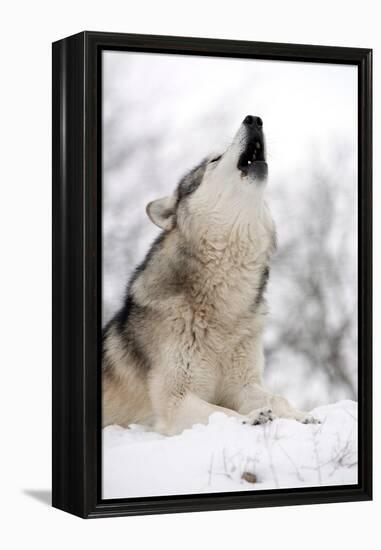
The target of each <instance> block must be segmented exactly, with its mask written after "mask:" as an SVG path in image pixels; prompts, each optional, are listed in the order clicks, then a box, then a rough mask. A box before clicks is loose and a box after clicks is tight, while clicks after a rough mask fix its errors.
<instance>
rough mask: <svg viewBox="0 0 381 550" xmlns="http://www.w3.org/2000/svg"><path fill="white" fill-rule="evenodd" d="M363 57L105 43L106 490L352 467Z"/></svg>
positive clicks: (183, 489) (284, 483)
mask: <svg viewBox="0 0 381 550" xmlns="http://www.w3.org/2000/svg"><path fill="white" fill-rule="evenodd" d="M357 135H358V134H357V68H356V66H354V65H342V64H340V65H339V64H328V63H324V64H323V63H304V62H303V63H302V62H285V61H264V60H253V59H234V58H219V57H207V56H188V55H186V56H185V55H169V54H151V53H133V52H128V51H111V50H107V51H103V52H102V316H103V320H102V322H103V339H102V348H103V349H102V427H103V429H102V449H103V451H102V497H103V498H104V499H120V498H122V499H123V498H129V497H147V496H159V495H160V496H161V495H184V494H201V493H217V492H234V491H261V490H271V489H282V488H299V487H317V486H340V485H354V484H356V483H357V474H358V452H357V433H358V432H357V374H358V365H357Z"/></svg>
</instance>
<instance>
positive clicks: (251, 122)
mask: <svg viewBox="0 0 381 550" xmlns="http://www.w3.org/2000/svg"><path fill="white" fill-rule="evenodd" d="M243 123H244V124H246V126H256V127H257V128H262V126H263V120H262V119H261V117H259V116H251V115H247V117H245V119H244V121H243Z"/></svg>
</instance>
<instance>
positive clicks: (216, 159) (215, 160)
mask: <svg viewBox="0 0 381 550" xmlns="http://www.w3.org/2000/svg"><path fill="white" fill-rule="evenodd" d="M221 157H222V155H219V156H218V157H216V158H214V159H212V160H211V161H210V163H212V162H217V161H218V160H220V158H221Z"/></svg>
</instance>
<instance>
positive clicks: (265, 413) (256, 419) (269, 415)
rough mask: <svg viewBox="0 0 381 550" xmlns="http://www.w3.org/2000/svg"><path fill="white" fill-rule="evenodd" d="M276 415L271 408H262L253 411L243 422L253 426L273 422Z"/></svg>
mask: <svg viewBox="0 0 381 550" xmlns="http://www.w3.org/2000/svg"><path fill="white" fill-rule="evenodd" d="M274 418H275V416H274V415H273V412H272V410H271V409H268V408H266V407H265V408H262V409H255V410H254V411H251V412H250V413H249V414H248V415H246V417H245V418H244V420H243V424H250V425H252V426H258V424H266V423H267V422H272V421H273V420H274Z"/></svg>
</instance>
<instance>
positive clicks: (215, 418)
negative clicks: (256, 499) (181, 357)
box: [103, 401, 357, 499]
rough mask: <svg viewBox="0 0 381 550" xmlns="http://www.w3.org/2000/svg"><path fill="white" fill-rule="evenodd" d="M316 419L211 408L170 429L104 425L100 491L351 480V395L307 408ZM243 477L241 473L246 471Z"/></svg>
mask: <svg viewBox="0 0 381 550" xmlns="http://www.w3.org/2000/svg"><path fill="white" fill-rule="evenodd" d="M312 413H313V415H314V416H315V417H317V418H319V419H320V420H321V424H309V425H304V424H300V423H299V422H296V421H295V420H286V419H277V420H275V421H274V422H272V423H269V424H266V425H264V426H245V425H241V424H239V422H238V421H237V420H236V419H233V418H228V417H227V416H225V415H224V414H221V413H215V414H214V415H212V416H211V417H210V421H209V424H208V425H207V426H204V425H201V424H197V425H194V426H193V428H192V429H189V430H185V431H184V432H183V433H181V434H180V435H177V436H173V437H166V436H163V435H160V434H157V433H154V432H151V431H148V430H147V428H144V427H143V426H140V425H132V426H131V427H130V428H129V429H124V428H121V427H120V426H109V427H107V428H105V429H104V430H103V498H106V499H109V498H127V497H137V496H157V495H173V494H189V493H213V492H218V491H244V490H247V491H252V490H259V489H274V488H287V487H303V486H305V487H313V486H319V485H342V484H356V483H357V403H355V402H353V401H340V402H338V403H336V404H334V405H327V406H324V407H318V408H316V409H314V410H313V411H312ZM245 478H246V479H247V480H248V481H246V479H245Z"/></svg>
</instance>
